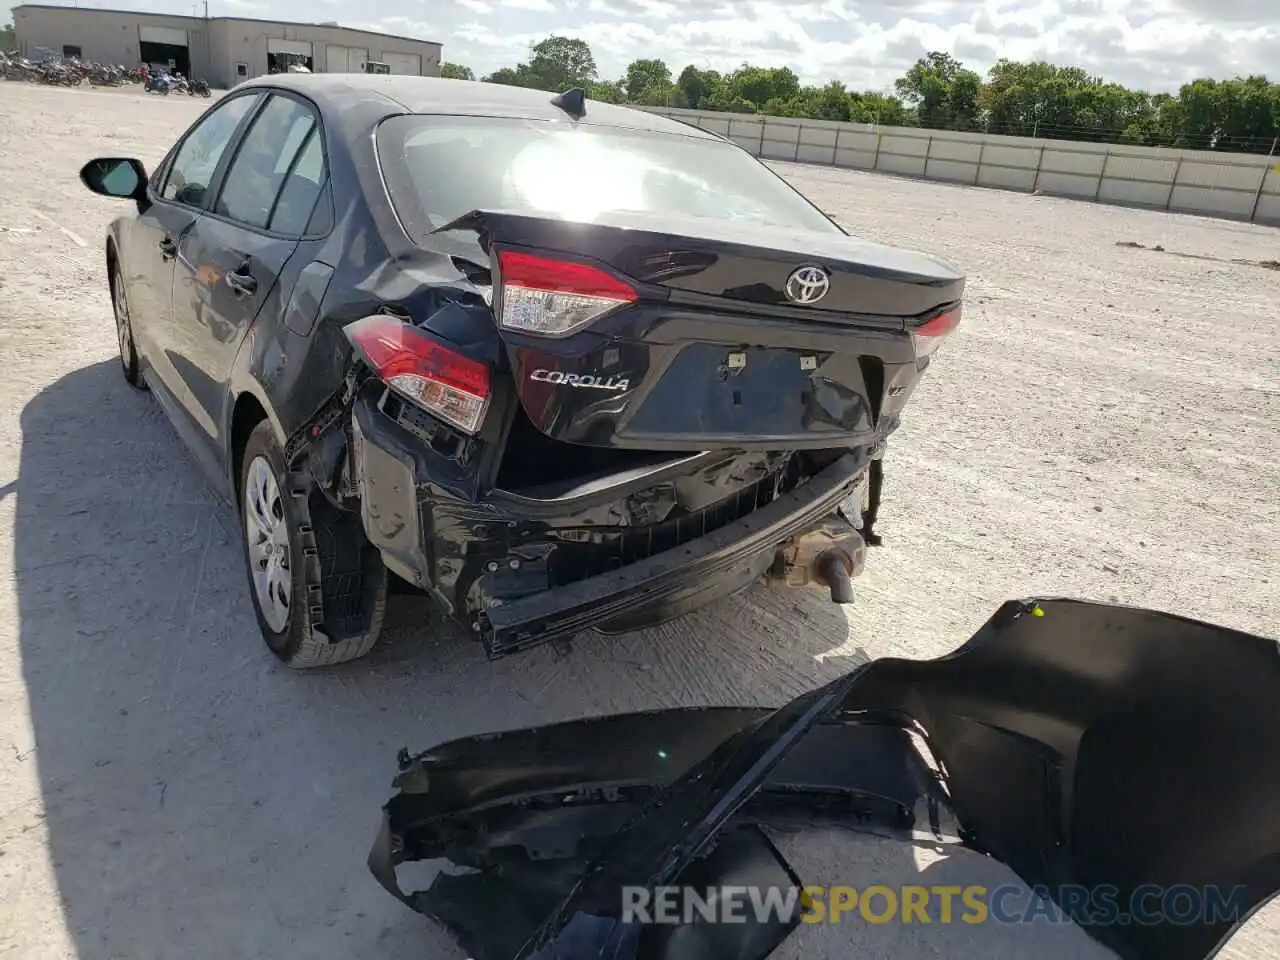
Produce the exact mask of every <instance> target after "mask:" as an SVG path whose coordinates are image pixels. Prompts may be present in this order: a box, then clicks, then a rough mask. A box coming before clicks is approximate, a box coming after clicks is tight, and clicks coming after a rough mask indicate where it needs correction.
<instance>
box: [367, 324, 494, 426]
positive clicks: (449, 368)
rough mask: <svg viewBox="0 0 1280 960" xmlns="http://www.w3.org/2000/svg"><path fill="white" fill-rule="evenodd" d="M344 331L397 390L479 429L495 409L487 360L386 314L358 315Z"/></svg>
mask: <svg viewBox="0 0 1280 960" xmlns="http://www.w3.org/2000/svg"><path fill="white" fill-rule="evenodd" d="M344 332H345V333H346V335H347V339H348V340H350V341H351V344H352V346H354V347H355V348H356V349H357V350H358V351H359V352H360V353H361V354H362V355H363V359H364V360H365V362H366V363H368V364H369V366H370V367H372V368H373V371H374V372H375V373H376V374H377V375H378V377H379V379H381V380H382V381H383V382H385V383H386V384H387V386H389V387H391V389H393V390H395V391H396V392H397V393H399V394H401V395H402V396H403V397H405V398H406V399H408V400H410V401H412V402H413V403H415V404H417V405H418V406H420V407H422V408H423V409H424V410H426V411H427V412H429V413H431V414H434V415H435V416H437V417H439V418H440V419H441V420H443V421H444V422H445V423H448V424H451V425H453V426H455V427H457V428H458V429H459V430H463V431H465V432H466V433H470V434H475V433H478V432H479V430H480V425H481V424H482V423H483V422H484V415H485V411H486V410H487V409H488V408H489V368H488V367H487V366H485V365H484V364H483V363H479V362H478V361H476V360H472V359H470V358H469V357H464V356H462V355H461V354H459V353H455V352H454V351H453V350H450V349H449V348H448V347H446V346H444V345H443V344H441V343H440V342H439V341H437V340H434V339H432V338H431V337H430V336H428V335H427V334H425V333H423V332H422V331H421V330H419V329H418V328H417V327H414V326H410V325H409V324H407V323H405V322H404V321H403V320H399V319H397V318H395V317H391V316H386V315H384V314H376V315H374V316H372V317H365V318H364V319H363V320H357V321H356V322H355V323H352V324H349V325H348V326H347V327H346V328H345V329H344Z"/></svg>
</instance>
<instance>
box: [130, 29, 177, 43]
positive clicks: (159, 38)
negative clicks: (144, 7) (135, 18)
mask: <svg viewBox="0 0 1280 960" xmlns="http://www.w3.org/2000/svg"><path fill="white" fill-rule="evenodd" d="M138 39H139V40H141V41H142V42H143V43H162V44H164V45H165V46H167V47H185V46H186V45H187V31H185V30H175V29H173V27H139V28H138Z"/></svg>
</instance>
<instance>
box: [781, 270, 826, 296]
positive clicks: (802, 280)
mask: <svg viewBox="0 0 1280 960" xmlns="http://www.w3.org/2000/svg"><path fill="white" fill-rule="evenodd" d="M830 289H831V278H830V277H828V276H827V271H825V270H823V269H822V268H821V267H798V268H797V269H795V270H793V271H792V272H791V276H789V277H787V285H786V286H785V287H783V288H782V290H783V293H785V294H786V295H787V299H788V300H790V301H791V302H792V303H817V302H818V301H819V300H821V299H822V298H823V297H825V296H826V295H827V291H828V290H830Z"/></svg>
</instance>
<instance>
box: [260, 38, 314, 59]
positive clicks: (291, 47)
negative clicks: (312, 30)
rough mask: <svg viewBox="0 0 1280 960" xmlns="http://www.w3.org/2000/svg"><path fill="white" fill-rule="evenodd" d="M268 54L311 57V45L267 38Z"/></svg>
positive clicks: (299, 41)
mask: <svg viewBox="0 0 1280 960" xmlns="http://www.w3.org/2000/svg"><path fill="white" fill-rule="evenodd" d="M267 53H294V54H297V55H298V56H300V57H309V56H311V44H309V43H306V42H304V41H302V40H278V39H276V38H275V37H267Z"/></svg>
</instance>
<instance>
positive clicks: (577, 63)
mask: <svg viewBox="0 0 1280 960" xmlns="http://www.w3.org/2000/svg"><path fill="white" fill-rule="evenodd" d="M531 53H532V56H531V57H530V58H529V63H528V66H527V70H526V76H527V77H528V80H529V82H528V84H526V85H527V86H531V87H536V88H538V89H539V90H551V91H554V92H556V93H559V92H561V91H564V90H568V89H570V88H571V87H582V88H583V89H586V88H587V87H589V86H591V84H593V83H595V82H596V80H597V79H598V77H597V75H596V60H595V57H593V56H592V55H591V48H590V47H589V46H587V42H586V41H585V40H579V39H577V38H576V37H559V36H551V37H547V39H545V40H543V41H541V42H540V43H535V44H534V45H533V49H532V51H531ZM517 69H519V68H517Z"/></svg>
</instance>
